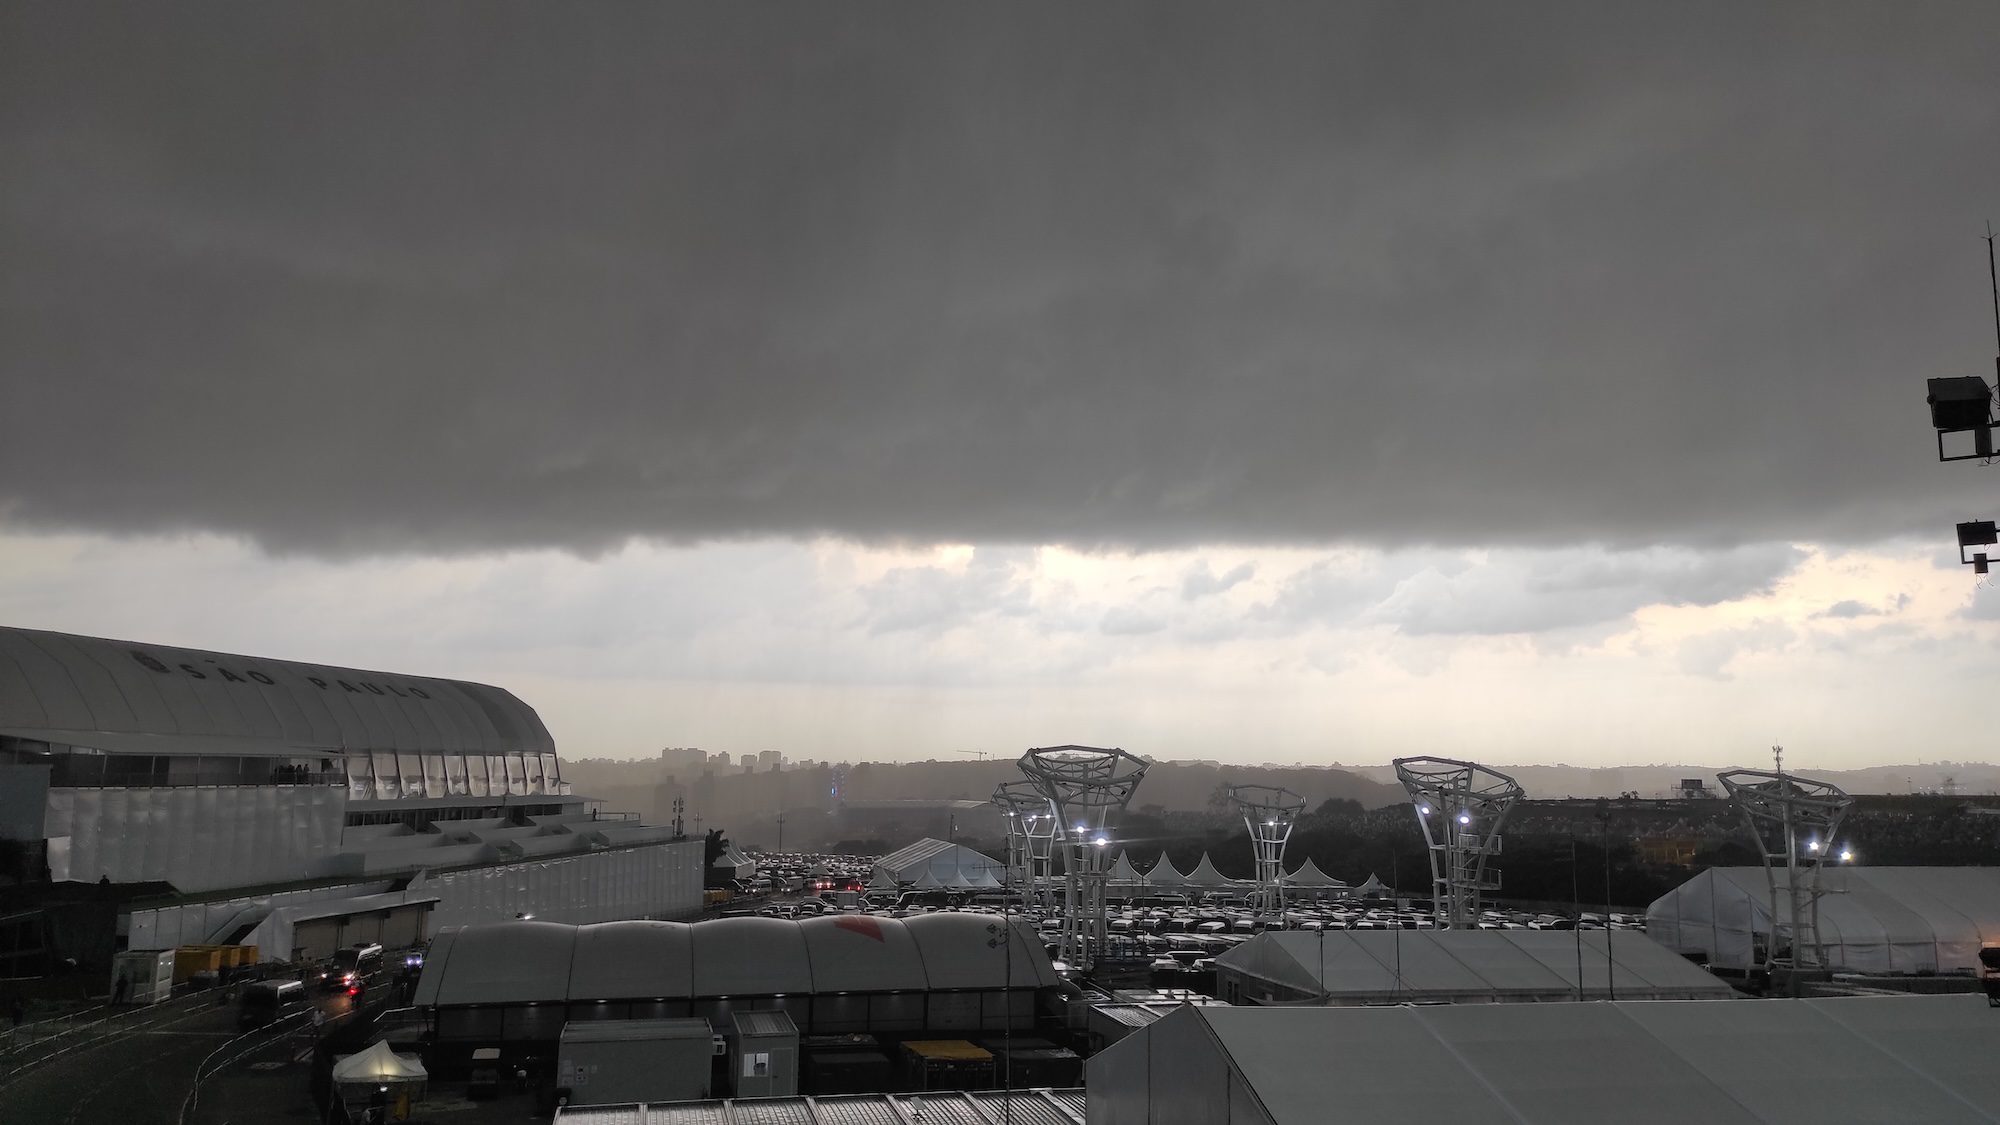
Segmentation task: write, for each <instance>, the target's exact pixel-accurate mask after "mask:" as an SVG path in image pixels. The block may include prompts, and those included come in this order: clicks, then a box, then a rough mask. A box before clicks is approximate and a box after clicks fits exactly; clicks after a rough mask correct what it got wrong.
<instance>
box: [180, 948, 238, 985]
mask: <svg viewBox="0 0 2000 1125" xmlns="http://www.w3.org/2000/svg"><path fill="white" fill-rule="evenodd" d="M227 948H228V947H227V946H222V945H183V946H181V947H180V948H179V949H176V950H174V983H175V984H182V983H184V982H186V981H187V979H188V978H189V977H192V976H194V975H195V974H196V973H201V972H211V973H212V972H215V971H217V970H219V969H221V968H222V966H223V960H222V957H223V953H222V951H223V950H224V949H227Z"/></svg>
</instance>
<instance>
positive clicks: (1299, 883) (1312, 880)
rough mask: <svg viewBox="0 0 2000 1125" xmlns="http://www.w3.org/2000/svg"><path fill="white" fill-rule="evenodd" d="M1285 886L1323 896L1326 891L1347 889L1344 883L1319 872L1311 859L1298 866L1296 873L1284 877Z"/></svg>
mask: <svg viewBox="0 0 2000 1125" xmlns="http://www.w3.org/2000/svg"><path fill="white" fill-rule="evenodd" d="M1285 886H1286V888H1288V889H1293V890H1300V891H1310V892H1312V893H1313V894H1315V895H1318V894H1324V893H1326V892H1328V891H1344V890H1346V889H1347V884H1346V883H1343V882H1341V881H1340V880H1338V879H1336V878H1334V877H1333V876H1331V875H1328V874H1327V873H1326V872H1324V871H1321V870H1320V869H1319V864H1317V863H1314V862H1313V861H1312V860H1311V859H1307V860H1306V861H1305V862H1304V863H1302V864H1300V865H1299V869H1298V870H1297V871H1294V872H1292V873H1291V874H1290V875H1287V876H1285Z"/></svg>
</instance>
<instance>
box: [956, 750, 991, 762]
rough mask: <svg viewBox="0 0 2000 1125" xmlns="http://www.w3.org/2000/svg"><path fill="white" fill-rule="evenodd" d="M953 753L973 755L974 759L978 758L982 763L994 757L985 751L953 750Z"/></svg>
mask: <svg viewBox="0 0 2000 1125" xmlns="http://www.w3.org/2000/svg"><path fill="white" fill-rule="evenodd" d="M952 753H954V754H970V755H972V756H973V757H975V758H978V759H979V760H980V761H982V762H983V761H985V760H986V759H988V758H990V757H992V755H991V754H988V753H987V752H986V751H984V750H953V751H952Z"/></svg>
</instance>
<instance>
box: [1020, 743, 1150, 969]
mask: <svg viewBox="0 0 2000 1125" xmlns="http://www.w3.org/2000/svg"><path fill="white" fill-rule="evenodd" d="M1020 766H1021V772H1022V773H1023V774H1025V775H1026V776H1027V779H1028V780H1029V781H1030V782H1032V783H1033V784H1034V786H1035V788H1036V789H1037V790H1039V791H1040V792H1041V794H1042V796H1044V797H1046V798H1048V801H1049V805H1050V807H1051V808H1053V809H1054V810H1055V813H1056V818H1057V819H1056V837H1057V839H1059V840H1060V841H1061V848H1060V851H1061V854H1062V857H1063V884H1062V885H1063V904H1062V907H1063V909H1062V944H1061V947H1060V952H1061V956H1062V959H1063V960H1064V961H1066V962H1068V963H1069V964H1070V965H1071V966H1072V967H1074V968H1078V969H1083V970H1088V969H1089V968H1090V965H1091V962H1092V961H1093V959H1095V957H1096V956H1097V953H1098V951H1099V950H1100V949H1102V948H1103V945H1104V937H1105V934H1106V933H1107V932H1108V931H1109V929H1110V927H1109V926H1107V925H1106V924H1105V918H1104V897H1105V883H1106V881H1107V877H1106V873H1105V868H1106V866H1107V863H1106V859H1105V853H1106V851H1107V850H1108V845H1109V844H1110V843H1111V839H1110V836H1109V835H1108V834H1107V833H1106V827H1107V824H1106V822H1107V820H1108V819H1109V817H1110V815H1111V813H1112V812H1113V811H1115V810H1118V809H1122V808H1124V807H1125V806H1126V804H1127V803H1129V802H1130V801H1131V800H1132V794H1133V792H1134V791H1135V790H1137V789H1138V788H1139V780H1140V779H1141V778H1143V777H1145V776H1146V762H1145V761H1144V760H1143V759H1141V758H1139V757H1137V756H1135V755H1132V754H1127V753H1126V752H1125V751H1123V750H1119V749H1116V748H1113V749H1109V750H1104V749H1099V748H1097V747H1095V746H1045V747H1040V748H1037V749H1033V750H1030V751H1028V752H1027V753H1025V754H1023V755H1021V762H1020Z"/></svg>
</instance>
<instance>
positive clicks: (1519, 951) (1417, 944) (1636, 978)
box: [1215, 930, 1733, 1004]
mask: <svg viewBox="0 0 2000 1125" xmlns="http://www.w3.org/2000/svg"><path fill="white" fill-rule="evenodd" d="M1607 933H1609V935H1610V936H1609V937H1608V938H1607ZM1607 940H1608V941H1609V943H1610V950H1611V951H1610V955H1609V956H1608V957H1607V956H1606V953H1605V945H1606V942H1607ZM1215 960H1216V967H1217V968H1218V969H1223V970H1228V971H1231V972H1235V973H1240V974H1242V975H1244V976H1246V977H1250V978H1254V980H1257V981H1263V982H1268V983H1269V984H1271V985H1275V986H1277V988H1278V990H1279V991H1278V992H1277V993H1276V995H1275V997H1271V998H1275V999H1277V1000H1281V1001H1285V1000H1292V1001H1296V1000H1297V999H1298V998H1299V997H1301V996H1308V997H1314V998H1318V999H1320V1000H1322V1001H1323V1002H1325V1003H1330V1004H1342V1003H1346V1004H1368V1003H1376V1004H1380V1003H1390V1002H1394V1001H1398V1000H1415V1001H1426V1000H1433V1001H1434V1000H1453V1001H1461V1002H1463V1001H1474V1002H1477V1001H1500V1000H1574V999H1579V998H1580V997H1579V987H1578V980H1579V977H1578V974H1579V972H1580V973H1581V974H1582V976H1581V981H1582V986H1581V998H1590V999H1600V998H1604V997H1606V996H1613V997H1616V998H1618V999H1629V1000H1696V999H1707V998H1714V999H1724V998H1727V997H1729V996H1731V995H1733V993H1732V991H1731V989H1730V987H1729V986H1728V985H1727V984H1725V983H1723V982H1722V981H1721V980H1718V979H1717V978H1715V977H1713V976H1710V975H1709V974H1708V973H1705V972H1703V971H1702V970H1701V969H1700V968H1699V967H1697V966H1695V965H1692V964H1690V963H1688V961H1687V960H1686V959H1684V958H1682V957H1680V956H1678V955H1676V954H1675V953H1673V952H1672V951H1671V950H1668V949H1666V948H1665V947H1663V946H1661V945H1660V944H1658V943H1657V942H1654V941H1652V940H1651V939H1649V938H1647V937H1646V935H1645V934H1641V933H1635V932H1631V931H1622V932H1620V931H1604V930H1596V931H1588V932H1584V931H1574V930H1332V931H1317V932H1304V931H1298V930H1280V931H1267V932H1265V933H1262V934H1259V935H1258V936H1256V937H1254V938H1251V939H1250V940H1249V941H1246V942H1244V943H1243V944H1241V945H1239V946H1237V947H1236V948H1234V949H1232V950H1229V951H1228V952H1227V953H1224V954H1222V955H1221V956H1220V957H1217V958H1216V959H1215ZM1252 990H1253V991H1254V986H1253V989H1252ZM1258 998H1259V999H1263V998H1266V997H1258Z"/></svg>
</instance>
